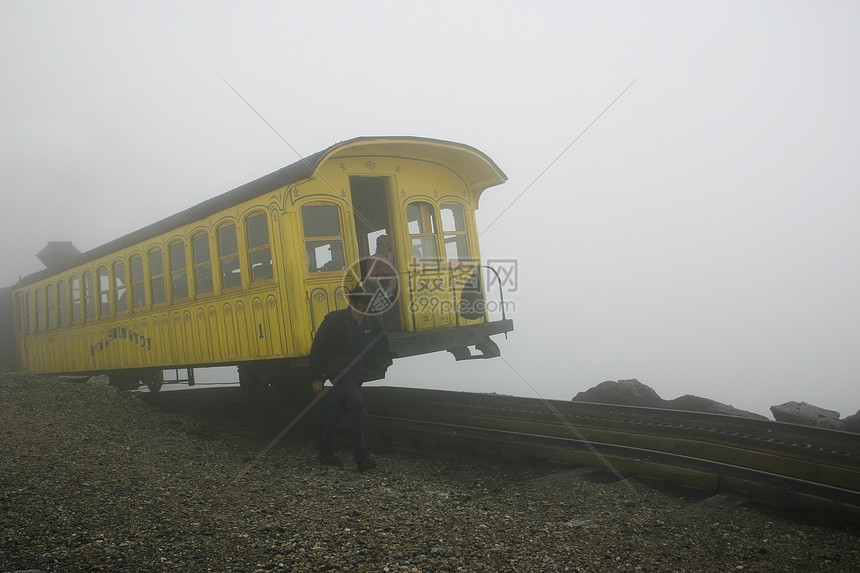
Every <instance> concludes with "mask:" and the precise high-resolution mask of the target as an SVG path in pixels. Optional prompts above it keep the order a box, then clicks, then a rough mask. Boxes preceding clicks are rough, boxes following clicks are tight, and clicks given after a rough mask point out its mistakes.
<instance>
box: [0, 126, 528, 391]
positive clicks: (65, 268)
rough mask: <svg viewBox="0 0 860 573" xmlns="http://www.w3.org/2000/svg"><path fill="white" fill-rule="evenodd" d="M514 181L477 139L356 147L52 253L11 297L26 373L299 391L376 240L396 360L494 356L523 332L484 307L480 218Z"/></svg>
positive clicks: (370, 141) (368, 140) (19, 363)
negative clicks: (509, 336)
mask: <svg viewBox="0 0 860 573" xmlns="http://www.w3.org/2000/svg"><path fill="white" fill-rule="evenodd" d="M505 180H506V176H505V174H504V173H503V172H502V171H501V170H500V169H499V168H498V167H497V166H496V165H495V163H494V162H493V161H492V160H491V159H490V158H489V157H487V156H486V155H485V154H483V153H481V152H480V151H478V150H476V149H474V148H472V147H469V146H467V145H463V144H458V143H452V142H447V141H440V140H433V139H426V138H416V137H362V138H356V139H352V140H349V141H345V142H341V143H338V144H335V145H332V146H331V147H329V148H327V149H325V150H323V151H320V152H318V153H315V154H313V155H310V156H308V157H306V158H304V159H302V160H300V161H298V162H296V163H294V164H292V165H289V166H287V167H285V168H283V169H280V170H278V171H276V172H274V173H271V174H269V175H266V176H264V177H262V178H260V179H257V180H255V181H252V182H250V183H248V184H245V185H243V186H241V187H238V188H236V189H234V190H232V191H229V192H227V193H224V194H222V195H220V196H216V197H214V198H212V199H209V200H207V201H204V202H203V203H200V204H198V205H196V206H194V207H191V208H189V209H187V210H185V211H182V212H180V213H177V214H175V215H172V216H170V217H168V218H166V219H164V220H162V221H159V222H157V223H154V224H152V225H150V226H148V227H145V228H143V229H140V230H138V231H135V232H133V233H130V234H128V235H126V236H124V237H121V238H119V239H116V240H114V241H112V242H109V243H107V244H105V245H102V246H100V247H97V248H95V249H92V250H91V251H88V252H86V253H82V254H81V253H78V252H77V251H76V250H74V249H73V248H72V249H71V250H70V251H68V252H62V249H63V248H66V249H67V250H68V249H69V247H70V243H54V244H53V245H52V244H50V243H49V247H47V248H46V250H45V251H43V253H41V254H43V255H44V258H42V257H40V258H42V260H43V262H46V266H47V267H48V268H46V269H45V270H43V271H40V272H37V273H34V274H32V275H30V276H28V277H25V278H23V279H22V280H20V281H19V282H18V284H16V285H15V286H14V287H13V292H12V299H13V304H14V332H15V334H14V338H15V361H16V367H17V369H18V370H21V371H28V372H34V373H82V374H92V373H108V374H109V376H110V378H111V381H112V383H113V384H115V385H116V386H119V387H122V388H132V387H137V386H138V385H139V384H140V383H141V382H142V383H145V384H147V385H148V386H149V387H150V388H151V389H153V390H156V389H158V388H159V387H160V385H161V381H162V372H163V371H164V370H165V369H174V368H183V369H186V368H187V369H188V372H189V379H191V380H193V377H192V375H191V374H192V373H193V368H195V367H205V366H223V365H237V366H238V367H239V378H240V383H241V385H242V386H243V387H244V388H245V389H246V390H247V391H248V392H249V393H251V394H252V395H257V394H259V393H260V392H261V391H262V390H264V389H265V388H266V387H268V386H270V385H274V384H280V383H285V384H291V383H298V382H300V381H301V382H304V372H305V369H306V365H307V356H308V354H309V351H310V346H311V342H312V340H313V336H314V333H315V331H316V329H317V328H318V326H319V324H320V323H321V321H322V319H323V318H324V316H325V315H326V314H327V313H328V312H330V311H332V310H335V309H338V308H343V307H345V306H346V304H347V298H346V294H347V293H348V292H349V289H350V288H352V287H353V286H354V285H355V284H357V283H359V282H361V281H363V280H365V279H367V277H366V276H365V274H366V272H367V269H366V262H367V261H368V260H369V258H370V257H371V256H372V255H373V254H374V253H373V250H374V247H375V244H376V239H377V238H378V237H380V236H381V235H386V236H387V237H388V238H389V240H390V242H391V244H392V245H393V257H392V259H391V263H392V266H393V269H394V273H393V274H394V275H395V278H396V280H395V285H396V289H393V290H392V291H390V296H389V297H388V298H387V299H386V300H387V301H388V303H389V306H388V308H387V311H386V313H385V320H386V323H387V326H388V327H389V328H390V329H391V333H390V341H391V345H390V346H391V353H392V358H404V357H407V356H414V355H419V354H425V353H429V352H437V351H449V352H451V353H452V354H453V355H454V357H455V358H456V359H458V360H460V359H468V358H488V357H493V356H498V354H499V350H498V346H497V345H496V344H495V343H494V342H493V341H492V340H491V339H490V336H491V335H496V334H500V333H507V332H509V331H511V330H512V329H513V323H512V321H511V320H510V319H508V318H506V317H504V315H503V316H502V318H501V319H497V320H491V319H490V317H489V315H488V313H487V310H486V302H487V300H486V298H485V296H486V294H485V292H484V285H483V280H482V277H483V273H482V265H481V262H480V261H481V259H480V251H479V245H478V235H477V230H476V225H475V215H474V213H475V210H476V209H477V208H478V202H479V199H480V197H481V195H482V193H483V192H484V190H486V189H487V188H489V187H492V186H494V185H498V184H501V183H503V182H504V181H505ZM52 255H53V256H52ZM500 286H501V285H500ZM499 296H501V288H500V289H499ZM494 300H495V299H494ZM498 302H499V304H501V308H502V309H504V302H503V301H501V300H500V301H498ZM473 349H474V350H473Z"/></svg>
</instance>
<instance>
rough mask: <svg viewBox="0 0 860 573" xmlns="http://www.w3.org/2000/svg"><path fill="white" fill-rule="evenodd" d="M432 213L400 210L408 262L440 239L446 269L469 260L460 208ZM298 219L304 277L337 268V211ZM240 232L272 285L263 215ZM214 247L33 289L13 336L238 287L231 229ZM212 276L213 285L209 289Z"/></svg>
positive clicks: (412, 206) (197, 242)
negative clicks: (214, 255)
mask: <svg viewBox="0 0 860 573" xmlns="http://www.w3.org/2000/svg"><path fill="white" fill-rule="evenodd" d="M438 214H439V217H440V219H441V223H442V225H441V228H439V227H438V226H437V224H436V218H437V212H436V209H435V207H434V206H433V205H432V204H430V203H427V202H425V201H416V202H413V203H409V204H408V205H407V206H406V219H407V229H408V232H409V236H410V241H411V245H412V253H411V256H412V257H413V259H414V260H416V261H422V262H427V261H438V260H439V251H438V248H437V244H439V243H438V242H437V240H438V239H441V244H442V245H443V248H444V251H445V260H447V261H448V262H454V263H456V262H465V261H469V255H470V253H469V245H468V238H467V233H466V221H465V217H464V214H463V207H462V206H461V205H460V204H458V203H443V204H441V205H440V206H439V212H438ZM302 221H303V231H304V238H305V255H306V260H307V263H308V272H309V273H320V272H330V271H341V270H343V269H344V268H345V267H344V256H343V234H342V229H341V225H340V209H339V208H338V206H337V205H331V204H311V205H305V206H303V207H302ZM245 231H246V253H247V265H248V269H249V272H250V282H251V284H258V283H260V282H261V281H266V280H270V279H272V278H273V268H272V250H271V245H270V242H269V230H268V225H267V220H266V215H265V214H264V213H257V214H254V215H251V216H249V217H248V218H246V219H245ZM439 231H441V233H440V232H439ZM215 242H216V249H217V255H218V258H217V261H213V260H212V257H211V256H210V237H209V234H208V233H206V232H201V233H198V234H196V235H193V236H192V237H191V249H190V254H191V265H190V268H189V265H188V264H187V261H186V248H185V243H184V242H183V241H181V240H179V241H175V242H172V243H170V244H168V246H167V261H168V264H167V266H166V267H165V260H164V255H163V252H162V250H161V249H153V250H151V251H149V252H148V253H147V255H146V258H147V262H148V265H146V268H145V266H144V259H143V257H142V256H140V255H136V256H133V257H131V258H130V259H129V260H128V269H126V261H117V262H115V263H114V264H113V266H112V271H113V272H112V273H111V274H109V273H108V268H107V267H100V268H99V269H98V270H97V271H96V275H95V277H94V276H93V274H92V273H84V274H83V275H82V278H78V277H71V278H70V279H69V280H68V282H66V281H63V280H60V281H58V282H57V287H56V295H55V289H54V286H53V285H47V286H46V287H45V289H44V291H42V290H41V289H37V290H36V291H35V296H34V293H27V294H26V302H25V304H20V302H24V301H19V305H18V308H19V312H20V314H19V317H20V320H19V325H20V330H21V331H22V332H36V331H41V330H44V329H45V328H48V329H51V328H56V327H57V325H58V324H59V325H60V326H65V325H67V324H70V318H71V323H79V322H83V321H85V320H87V319H95V318H97V317H109V316H112V315H114V314H124V313H127V312H128V311H129V306H131V309H132V310H138V309H146V308H149V307H150V306H153V307H155V306H160V305H163V304H166V303H167V293H168V289H169V292H170V294H171V295H172V296H171V300H172V301H173V302H183V301H185V300H189V299H190V297H191V296H207V295H211V294H213V293H214V292H215V289H216V287H217V286H220V289H221V292H232V291H235V290H239V289H241V287H242V265H241V264H240V254H239V241H238V237H237V234H236V225H235V224H232V223H231V224H228V225H222V226H221V227H218V228H217V229H216V231H215ZM213 266H216V267H217V268H218V270H219V272H218V273H217V275H216V274H214V273H213V271H212V268H213ZM126 270H128V274H126ZM189 276H190V277H191V285H193V293H192V292H191V288H190V287H191V285H189ZM216 277H217V278H218V280H219V282H220V285H216V284H215V278H216ZM111 279H113V280H111ZM147 285H148V288H147ZM129 299H131V302H129ZM34 300H35V303H34ZM70 314H71V316H70Z"/></svg>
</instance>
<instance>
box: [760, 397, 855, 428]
mask: <svg viewBox="0 0 860 573" xmlns="http://www.w3.org/2000/svg"><path fill="white" fill-rule="evenodd" d="M770 411H771V413H772V414H773V419H774V420H776V421H777V422H788V423H790V424H801V425H803V426H817V427H819V428H828V429H831V430H840V429H842V423H841V422H840V421H839V412H836V411H834V410H825V409H824V408H819V407H818V406H813V405H812V404H807V403H806V402H786V403H784V404H779V405H778V406H771V407H770Z"/></svg>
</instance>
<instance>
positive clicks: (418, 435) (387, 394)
mask: <svg viewBox="0 0 860 573" xmlns="http://www.w3.org/2000/svg"><path fill="white" fill-rule="evenodd" d="M366 398H367V402H368V409H369V410H370V411H371V412H373V415H372V416H371V420H372V425H373V429H374V431H375V433H377V434H378V435H379V436H380V438H381V439H383V440H386V439H387V440H388V441H390V442H405V443H406V445H407V447H411V448H415V447H422V445H432V446H434V447H440V446H441V447H442V448H447V449H452V448H456V449H460V450H469V449H476V450H480V451H483V452H489V453H496V454H503V455H515V456H522V457H525V458H532V459H540V460H545V461H552V462H560V463H564V464H571V465H577V466H596V467H598V468H605V469H606V470H609V471H612V472H613V473H615V474H616V475H617V476H618V478H619V479H626V478H627V477H630V476H638V477H640V478H646V479H649V480H661V481H668V482H673V483H679V484H684V485H690V486H695V487H699V488H705V489H708V490H713V491H722V492H731V493H736V494H740V495H743V496H746V497H749V498H753V499H756V500H760V501H764V502H767V503H770V504H776V505H780V506H783V507H789V508H793V509H796V510H801V511H805V512H811V513H815V514H819V515H824V516H827V517H829V518H835V519H839V520H845V521H849V522H852V523H860V436H858V435H857V434H853V433H849V432H839V431H835V430H825V429H821V428H812V427H807V426H799V425H795V424H785V423H780V422H771V421H766V420H754V419H748V418H740V417H735V416H724V415H718V414H705V413H697V412H683V411H676V410H662V409H655V408H637V407H630V406H616V405H607V404H592V403H582V402H561V401H549V402H544V401H543V400H537V399H529V398H518V397H513V396H501V395H495V394H469V393H462V392H444V391H435V390H432V391H431V390H412V389H399V388H369V389H367V391H366Z"/></svg>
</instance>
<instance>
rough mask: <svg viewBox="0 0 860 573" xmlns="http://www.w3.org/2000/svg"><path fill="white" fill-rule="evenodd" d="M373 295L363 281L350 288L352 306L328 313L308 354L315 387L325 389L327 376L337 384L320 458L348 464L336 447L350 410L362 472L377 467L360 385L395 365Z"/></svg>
mask: <svg viewBox="0 0 860 573" xmlns="http://www.w3.org/2000/svg"><path fill="white" fill-rule="evenodd" d="M371 296H372V295H371V293H368V292H366V291H365V290H364V288H363V287H362V286H357V287H355V288H354V289H352V290H351V291H350V292H349V306H348V307H347V308H345V309H342V310H336V311H334V312H330V313H329V314H328V315H326V317H325V319H323V322H322V324H321V325H320V327H319V330H318V331H317V333H316V336H315V337H314V341H313V344H312V345H311V354H310V359H309V362H310V365H309V366H310V376H311V380H312V381H313V390H314V392H316V393H317V394H319V393H320V392H322V390H323V383H324V380H325V379H326V378H328V379H329V380H331V381H332V384H333V385H334V396H333V398H332V402H331V409H330V410H329V414H328V419H327V420H326V426H325V431H324V432H323V437H322V441H321V443H320V449H319V455H318V456H317V458H318V459H319V461H320V462H321V463H323V464H326V465H337V466H339V465H342V464H343V462H342V461H341V460H340V458H338V457H337V456H336V455H335V453H334V452H335V449H336V448H337V439H338V429H339V427H340V420H341V418H342V417H343V416H344V414H347V415H348V417H349V425H350V432H351V434H352V450H353V459H354V460H355V462H356V464H357V465H358V469H359V471H364V470H370V469H373V468H375V467H376V460H374V459H373V458H372V457H371V455H370V451H369V448H368V445H367V436H366V420H367V413H366V411H365V409H364V400H363V399H362V397H361V385H362V384H363V383H364V382H367V381H368V380H376V379H378V378H382V377H384V376H385V370H386V369H387V368H388V366H389V365H390V364H391V358H390V357H389V356H388V337H387V336H386V334H385V330H383V328H382V326H381V325H380V323H379V321H378V320H377V318H376V317H375V316H371V315H368V314H367V308H368V305H369V303H370V299H371Z"/></svg>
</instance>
